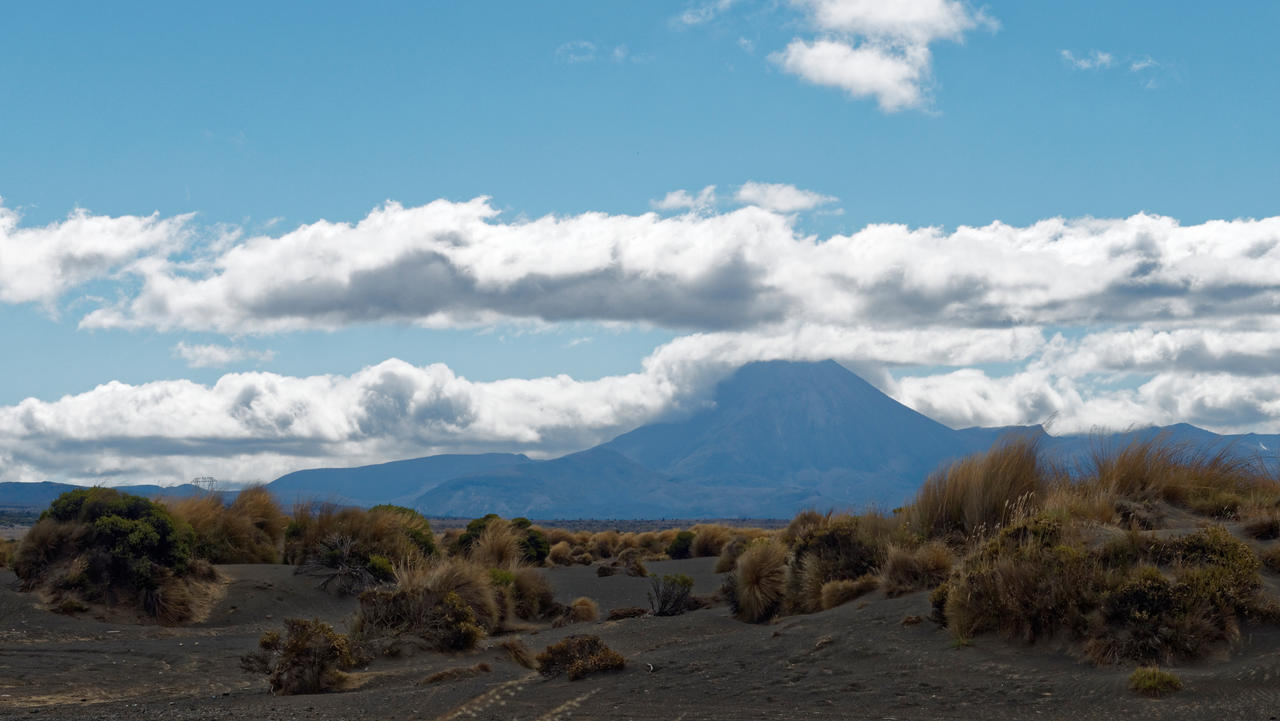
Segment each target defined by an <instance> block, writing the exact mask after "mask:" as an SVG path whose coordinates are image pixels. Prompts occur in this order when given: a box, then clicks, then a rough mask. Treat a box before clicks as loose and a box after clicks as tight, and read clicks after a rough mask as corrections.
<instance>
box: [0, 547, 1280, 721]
mask: <svg viewBox="0 0 1280 721" xmlns="http://www.w3.org/2000/svg"><path fill="white" fill-rule="evenodd" d="M714 563H715V561H714V559H692V560H688V561H668V562H660V563H651V564H649V568H650V571H651V572H653V573H656V574H664V573H673V572H680V573H688V574H689V575H691V576H692V577H693V578H694V579H695V582H696V585H695V593H699V594H702V593H710V592H712V591H714V590H715V589H716V588H717V587H718V586H719V583H720V579H719V578H718V577H717V576H716V574H714V573H712V571H711V569H712V568H713V566H714ZM221 571H222V572H223V574H225V576H226V577H227V578H228V579H229V583H228V586H227V589H226V594H225V597H223V598H222V599H221V601H220V602H219V603H218V604H217V606H216V607H214V608H213V609H212V611H211V613H210V614H209V617H208V618H207V619H206V620H205V621H204V622H202V623H199V624H194V625H191V626H185V627H181V628H164V627H159V626H148V625H133V624H121V623H112V622H106V621H101V620H96V619H94V618H93V617H92V616H91V615H84V616H80V617H75V618H72V617H66V616H60V615H57V614H53V613H50V612H48V611H45V610H43V609H40V608H38V607H37V606H36V605H35V599H34V598H32V597H31V596H30V595H29V594H22V593H19V592H18V591H17V585H16V582H15V579H14V577H13V575H12V573H10V572H7V571H0V718H3V719H18V718H22V719H227V718H242V719H253V720H254V721H275V720H279V721H284V720H293V719H298V720H302V719H335V720H336V719H379V718H388V719H391V718H394V719H441V720H443V719H464V718H465V719H491V720H494V721H497V720H503V721H507V720H511V719H520V720H526V721H534V720H538V721H541V720H550V719H568V718H574V719H617V720H619V721H625V720H626V719H685V720H689V721H693V720H696V719H726V720H728V719H734V720H737V719H974V718H981V719H984V720H985V719H1024V718H1032V717H1035V718H1052V719H1114V718H1121V717H1132V718H1177V719H1217V718H1233V719H1236V718H1238V719H1274V718H1276V717H1277V713H1278V712H1280V629H1274V628H1269V627H1268V628H1250V627H1246V628H1245V629H1244V638H1243V639H1242V641H1241V643H1240V644H1239V645H1238V646H1237V647H1235V648H1234V649H1233V650H1232V652H1231V653H1230V655H1229V657H1227V658H1224V659H1216V660H1212V661H1205V662H1201V663H1198V664H1194V665H1189V666H1182V667H1179V668H1177V669H1175V670H1176V672H1177V673H1178V674H1179V675H1180V676H1181V677H1182V679H1183V681H1184V683H1185V684H1186V688H1185V689H1184V690H1183V691H1181V692H1179V693H1177V694H1174V695H1173V696H1170V697H1167V698H1164V699H1159V700H1152V699H1146V698H1141V697H1137V696H1135V695H1133V694H1132V693H1130V692H1129V691H1127V690H1126V688H1125V682H1126V679H1127V677H1128V674H1129V672H1130V671H1131V670H1132V669H1131V668H1130V667H1112V668H1094V667H1092V666H1090V665H1089V664H1087V663H1083V662H1080V661H1077V660H1075V659H1073V658H1072V656H1071V655H1070V654H1069V653H1068V652H1067V651H1065V650H1064V649H1062V648H1058V647H1054V646H1051V645H1045V644H1041V645H1037V646H1027V645H1024V644H1018V643H1009V642H1006V641H1002V640H1000V639H997V638H993V637H983V638H979V639H977V641H976V642H975V643H974V644H973V645H972V646H968V647H961V648H957V647H955V646H954V645H953V644H952V642H951V638H950V636H949V635H948V634H947V633H946V632H945V631H943V630H941V629H939V628H937V627H936V626H935V625H934V624H932V623H930V622H928V621H925V622H923V623H919V624H914V625H903V623H902V621H903V619H904V618H905V617H907V616H912V615H918V616H927V615H928V612H929V604H928V598H927V594H923V593H920V594H914V595H910V596H906V597H902V598H898V599H886V598H884V597H883V596H881V595H880V594H873V595H871V596H868V597H864V599H861V600H859V601H855V602H853V603H850V604H847V605H845V606H842V607H840V608H837V609H834V610H832V611H828V612H824V613H819V614H813V615H809V616H797V617H789V618H785V619H782V620H781V621H779V622H777V623H774V624H771V625H763V626H754V625H749V624H744V623H740V622H737V621H735V620H733V619H732V618H730V617H729V614H728V610H727V609H726V608H725V607H723V606H721V607H717V608H711V609H707V610H702V611H696V612H693V613H688V614H685V615H682V616H676V617H670V618H655V617H643V618H635V619H627V620H623V621H614V622H607V621H601V622H596V623H587V624H577V625H574V626H569V627H565V628H561V629H551V628H547V627H542V628H539V629H536V630H530V631H526V632H524V633H522V634H519V637H520V638H522V639H523V640H524V641H525V642H526V643H527V644H528V645H529V646H530V647H531V648H533V649H534V650H535V651H537V650H541V649H542V648H544V647H545V646H546V645H547V644H549V643H552V642H554V641H556V640H559V639H560V638H563V637H564V636H565V635H568V634H570V633H594V634H598V635H599V636H601V637H602V638H603V639H604V640H605V642H606V643H607V644H608V645H609V646H611V647H612V648H614V649H616V650H618V651H620V652H621V653H622V654H623V655H624V656H626V658H627V660H628V665H627V668H626V670H625V671H622V672H620V673H611V674H601V675H597V676H592V677H589V678H586V679H583V680H580V681H573V682H570V681H567V680H564V679H562V678H561V679H551V680H547V679H543V678H541V677H540V676H538V675H537V674H534V673H532V672H530V671H528V670H526V669H524V668H522V667H520V666H518V665H516V664H515V663H514V662H512V661H510V660H509V659H508V658H507V657H506V655H505V653H504V652H503V651H502V650H501V649H498V648H494V645H495V644H496V643H497V642H498V641H501V640H503V638H501V637H499V638H495V639H487V640H486V641H484V642H482V648H480V649H478V650H476V651H474V652H469V653H465V654H460V655H447V654H438V653H427V652H424V653H418V654H416V655H408V656H402V657H400V658H394V659H389V658H381V659H377V660H375V661H373V662H371V663H370V664H369V665H368V666H367V668H364V669H361V670H360V671H358V672H357V673H356V674H355V676H354V682H355V683H356V684H357V685H358V688H355V689H354V690H350V691H347V692H343V693H334V694H326V695H321V696H293V697H274V696H271V695H270V694H269V693H268V692H267V690H266V686H265V681H264V680H263V679H262V678H260V677H254V676H251V675H248V674H245V673H243V672H242V671H240V670H239V665H238V659H239V657H240V655H241V654H243V653H245V652H247V651H250V650H252V649H253V648H254V645H255V643H256V639H257V637H258V636H259V634H260V633H261V632H262V631H264V630H266V629H273V628H279V626H280V622H281V621H282V620H283V619H284V618H286V617H318V618H321V619H325V620H327V621H330V622H331V623H334V624H335V625H336V626H338V627H339V628H340V629H341V628H343V627H344V626H345V623H346V620H347V619H348V618H349V616H350V614H351V612H352V611H353V610H354V603H353V602H352V601H351V600H350V599H341V598H334V597H332V596H329V595H326V594H324V593H323V592H320V591H317V590H316V589H315V588H314V580H313V579H309V578H305V577H299V576H295V575H293V572H292V571H293V569H292V568H291V567H288V566H223V567H221ZM547 573H548V577H549V578H550V579H551V581H552V584H553V586H554V587H555V589H556V592H557V595H558V597H559V599H560V600H561V601H562V602H568V601H569V600H572V599H573V598H575V597H578V596H589V597H592V598H594V599H596V601H597V602H598V603H599V604H600V607H601V611H602V614H601V615H602V617H603V616H604V614H605V613H606V612H607V611H608V609H610V608H615V607H619V606H645V605H647V602H646V598H645V592H646V591H647V589H648V583H647V581H646V580H644V579H637V578H629V577H626V576H611V577H607V578H598V577H596V575H595V573H594V569H592V568H587V567H572V568H563V569H550V570H548V572H547ZM480 661H485V662H487V663H488V664H489V665H490V666H491V667H492V671H491V672H489V673H487V674H483V675H481V676H479V677H476V678H470V679H465V680H459V681H452V682H444V683H438V684H431V685H418V682H419V681H421V680H422V679H424V678H425V677H426V676H428V675H429V674H431V673H434V672H436V671H439V670H443V669H446V668H452V667H457V666H469V665H472V664H475V663H477V662H480Z"/></svg>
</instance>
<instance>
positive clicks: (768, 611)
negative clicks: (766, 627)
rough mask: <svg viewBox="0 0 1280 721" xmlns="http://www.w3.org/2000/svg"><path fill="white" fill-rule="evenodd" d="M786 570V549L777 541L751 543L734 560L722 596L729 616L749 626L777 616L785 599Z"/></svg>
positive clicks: (787, 573)
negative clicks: (731, 615) (729, 612)
mask: <svg viewBox="0 0 1280 721" xmlns="http://www.w3.org/2000/svg"><path fill="white" fill-rule="evenodd" d="M789 577H790V569H789V568H788V566H787V549H786V546H783V545H782V544H781V543H779V542H777V541H760V542H756V543H753V544H752V545H751V546H750V547H748V548H747V550H745V551H743V552H742V555H741V556H739V557H738V563H737V566H736V567H735V568H734V572H733V575H732V576H729V577H728V579H726V587H725V589H724V590H725V595H726V596H727V597H728V600H729V607H730V609H731V610H732V611H733V614H734V615H735V616H737V617H738V618H739V619H741V620H743V621H747V622H749V623H763V622H765V621H768V620H770V619H772V618H773V617H774V616H777V615H778V613H779V612H780V611H781V610H782V602H783V599H784V598H785V597H786V593H787V584H788V580H789Z"/></svg>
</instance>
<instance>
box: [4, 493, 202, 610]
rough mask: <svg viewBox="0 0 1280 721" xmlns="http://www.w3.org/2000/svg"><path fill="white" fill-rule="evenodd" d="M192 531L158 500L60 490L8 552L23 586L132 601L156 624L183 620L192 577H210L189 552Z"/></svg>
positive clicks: (189, 606)
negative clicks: (20, 540)
mask: <svg viewBox="0 0 1280 721" xmlns="http://www.w3.org/2000/svg"><path fill="white" fill-rule="evenodd" d="M194 543H195V534H194V533H193V532H192V530H191V527H190V526H189V525H187V524H186V523H185V522H183V521H181V520H180V519H176V518H174V517H173V515H172V514H170V513H169V511H168V510H167V509H165V507H164V506H162V505H160V504H157V503H153V502H152V501H149V500H147V499H145V498H142V497H139V496H133V495H129V494H127V493H120V492H119V491H116V490H114V489H111V488H82V489H77V490H74V491H69V492H67V493H64V494H62V495H61V496H59V497H58V498H57V499H55V500H54V502H53V503H52V504H51V505H50V506H49V508H48V509H47V510H46V511H44V513H42V514H41V515H40V519H39V520H38V521H37V522H36V523H35V525H33V526H32V527H31V529H30V530H28V531H27V533H26V535H25V536H24V537H23V540H22V543H21V544H20V545H19V546H18V549H17V553H16V555H15V557H14V559H13V569H14V572H15V573H16V574H17V576H18V578H19V579H21V581H22V586H23V589H24V590H28V591H33V590H40V591H42V592H44V593H45V594H47V595H48V596H49V600H50V603H51V605H55V606H56V605H57V604H59V603H61V602H63V601H65V600H68V599H71V600H76V601H83V602H90V603H102V604H106V605H110V606H115V605H124V606H136V607H138V608H140V609H141V610H142V611H143V613H145V614H146V615H148V616H150V617H152V618H155V619H156V620H158V621H160V622H162V623H180V622H182V621H185V620H188V619H189V618H190V617H191V615H192V613H193V612H194V609H193V594H195V593H196V589H195V584H196V583H198V582H199V581H207V580H214V579H216V577H217V575H216V573H214V572H213V569H212V567H210V566H209V565H208V564H207V563H203V562H200V561H197V560H195V559H194V558H193V554H192V548H193V546H194Z"/></svg>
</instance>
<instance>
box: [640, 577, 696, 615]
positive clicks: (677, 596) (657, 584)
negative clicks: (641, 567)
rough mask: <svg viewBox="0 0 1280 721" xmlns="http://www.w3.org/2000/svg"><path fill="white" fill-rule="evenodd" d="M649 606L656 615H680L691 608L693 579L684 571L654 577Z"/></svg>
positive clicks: (651, 581)
mask: <svg viewBox="0 0 1280 721" xmlns="http://www.w3.org/2000/svg"><path fill="white" fill-rule="evenodd" d="M649 586H650V587H649V594H648V595H649V608H651V609H653V615H655V616H678V615H680V614H682V613H684V612H685V611H688V610H690V601H691V599H690V595H691V594H692V593H693V579H692V578H689V577H688V576H686V575H685V574H683V573H675V574H669V575H666V576H663V577H662V578H660V579H659V578H654V579H652V580H650V582H649Z"/></svg>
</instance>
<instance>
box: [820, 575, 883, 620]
mask: <svg viewBox="0 0 1280 721" xmlns="http://www.w3.org/2000/svg"><path fill="white" fill-rule="evenodd" d="M879 586H880V579H878V578H876V577H875V576H874V575H872V574H870V573H868V574H867V575H865V576H862V577H861V578H857V579H853V580H850V579H840V580H836V581H827V582H826V583H824V584H822V592H821V594H820V597H821V599H822V602H821V608H822V610H823V611H828V610H831V609H833V608H835V607H836V606H842V605H844V604H846V603H848V602H850V601H852V600H854V599H855V598H858V597H860V596H864V595H866V594H868V593H870V592H872V591H874V590H876V588H878V587H879Z"/></svg>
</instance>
